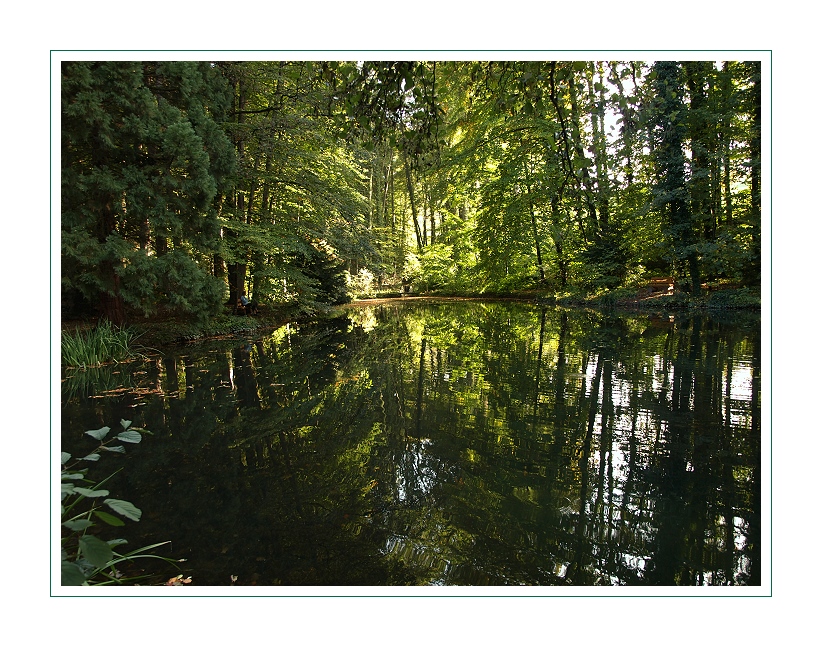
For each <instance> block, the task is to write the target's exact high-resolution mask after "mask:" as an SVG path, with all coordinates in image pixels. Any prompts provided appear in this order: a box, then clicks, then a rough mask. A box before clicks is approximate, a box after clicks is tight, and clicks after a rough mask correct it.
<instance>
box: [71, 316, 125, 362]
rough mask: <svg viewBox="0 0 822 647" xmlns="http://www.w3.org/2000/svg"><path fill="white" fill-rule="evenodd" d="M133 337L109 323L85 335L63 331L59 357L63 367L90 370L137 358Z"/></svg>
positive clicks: (78, 332) (85, 332)
mask: <svg viewBox="0 0 822 647" xmlns="http://www.w3.org/2000/svg"><path fill="white" fill-rule="evenodd" d="M136 339H137V334H136V333H135V332H134V331H133V330H130V329H128V328H117V327H116V326H114V325H112V323H111V322H109V321H104V322H102V323H99V324H97V326H95V327H94V328H92V329H91V330H87V331H81V330H79V329H76V330H75V331H74V332H68V331H63V334H62V335H61V339H60V355H61V358H62V361H63V365H64V366H66V367H73V368H90V367H94V366H102V365H103V364H109V363H111V362H123V361H126V360H128V359H131V358H133V357H135V356H140V355H141V353H139V352H138V351H137V349H136V347H135V345H134V342H135V340H136Z"/></svg>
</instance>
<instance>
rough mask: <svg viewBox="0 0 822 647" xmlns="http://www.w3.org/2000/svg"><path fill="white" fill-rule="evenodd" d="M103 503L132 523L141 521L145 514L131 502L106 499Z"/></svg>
mask: <svg viewBox="0 0 822 647" xmlns="http://www.w3.org/2000/svg"><path fill="white" fill-rule="evenodd" d="M103 503H105V504H106V505H107V506H108V507H109V508H111V509H112V510H114V511H115V512H117V513H118V514H121V515H123V516H124V517H125V518H126V519H131V520H132V521H140V517H141V516H142V514H143V512H142V510H140V509H139V508H138V507H137V506H135V505H134V504H133V503H130V502H129V501H122V500H120V499H106V500H105V501H103Z"/></svg>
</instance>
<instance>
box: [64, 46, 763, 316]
mask: <svg viewBox="0 0 822 647" xmlns="http://www.w3.org/2000/svg"><path fill="white" fill-rule="evenodd" d="M761 95H762V83H761V70H760V63H759V62H758V61H683V62H675V61H645V62H642V61H371V62H368V61H346V62H335V61H232V62H221V61H213V62H205V61H204V62H195V61H182V62H180V61H157V62H146V61H143V62H130V61H108V62H93V61H66V62H63V63H62V68H61V115H60V133H61V134H60V137H61V150H60V156H61V195H60V200H61V202H60V210H61V214H60V223H61V286H60V288H61V304H62V316H63V318H64V319H75V320H76V319H86V320H94V319H96V318H100V317H102V318H104V319H106V320H108V321H109V322H111V323H112V324H113V325H116V326H122V325H124V324H126V323H128V322H131V321H135V320H139V319H141V318H149V317H158V316H175V317H188V318H191V319H194V320H207V319H209V318H211V317H214V316H217V315H219V314H220V313H224V312H225V311H226V307H227V306H228V307H229V308H230V307H231V306H233V305H234V304H236V303H237V301H238V299H239V298H240V297H241V296H244V295H248V296H249V297H250V298H251V300H252V301H254V302H256V303H259V304H260V305H261V306H262V307H264V308H265V307H278V306H290V307H295V308H297V309H298V310H300V311H302V312H308V313H311V312H316V311H318V310H320V309H322V308H324V307H325V306H327V305H332V304H340V303H344V302H346V301H349V300H351V299H352V298H362V297H374V296H381V295H400V294H403V293H411V294H441V295H536V296H538V297H543V298H547V299H555V300H562V299H573V298H587V297H589V296H597V295H600V296H601V295H603V294H612V295H614V294H616V295H628V294H642V290H643V289H645V287H646V286H647V285H648V281H649V280H650V279H652V278H654V277H672V279H673V281H674V282H675V286H676V290H675V291H676V295H672V296H670V298H672V299H675V298H680V299H684V302H687V303H695V302H698V301H699V300H700V299H706V298H707V297H706V296H705V295H707V294H709V293H710V294H711V295H712V296H711V298H714V297H715V296H716V295H717V294H721V293H722V292H723V290H722V288H724V289H725V290H724V291H725V292H726V293H727V292H733V293H735V294H736V295H737V296H738V295H743V296H744V297H745V299H748V300H749V301H752V302H754V303H756V304H758V294H759V283H760V254H761V242H760V239H761V197H760V196H761V184H762V177H761V136H762V135H761V131H762V124H761V100H762V96H761ZM677 295H680V296H679V297H677ZM745 299H742V300H743V301H745ZM726 302H728V303H733V300H729V299H726Z"/></svg>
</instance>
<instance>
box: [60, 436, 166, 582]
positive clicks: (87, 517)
mask: <svg viewBox="0 0 822 647" xmlns="http://www.w3.org/2000/svg"><path fill="white" fill-rule="evenodd" d="M120 426H121V427H122V431H120V432H118V433H116V434H115V435H113V436H111V437H110V438H109V439H108V440H105V438H106V437H107V436H108V435H109V433H110V432H111V428H110V427H101V428H100V429H92V430H90V431H87V432H86V434H87V435H89V436H91V437H92V438H94V439H95V440H97V441H99V443H100V444H99V446H98V447H97V449H96V450H95V451H93V452H91V453H90V454H87V455H86V456H83V457H82V458H79V459H76V460H75V461H74V462H72V463H69V461H70V460H71V458H72V457H71V454H69V453H67V452H61V456H60V464H61V466H62V467H61V473H60V522H61V525H62V527H63V529H64V530H63V537H62V538H61V540H60V582H61V584H62V585H63V586H89V585H102V584H123V583H127V582H133V581H135V580H138V579H143V578H145V577H148V576H138V577H131V578H129V577H125V576H124V575H123V573H122V572H120V571H119V570H118V568H117V567H118V566H119V565H121V564H123V563H125V562H131V561H133V560H135V559H138V558H149V559H159V560H162V561H164V562H166V563H169V564H174V563H176V560H173V559H170V558H167V557H162V556H160V555H155V554H153V553H152V552H151V551H153V550H155V549H156V548H158V547H159V546H163V545H165V544H167V543H169V542H160V543H156V544H151V545H149V546H143V547H142V548H138V549H136V550H132V551H129V552H126V553H121V552H118V550H117V549H118V547H119V546H121V545H123V544H126V543H127V541H126V540H125V539H111V540H107V541H104V540H102V539H100V538H99V537H98V536H97V535H96V534H90V532H89V531H90V530H91V529H92V528H94V527H95V526H96V525H97V523H96V522H98V521H101V522H103V523H104V524H106V525H108V526H112V527H122V526H124V525H125V522H124V521H123V520H122V519H121V518H120V517H125V518H126V519H128V520H131V521H139V520H140V517H141V516H142V514H143V513H142V510H140V509H139V508H138V507H137V506H135V505H134V504H133V503H131V502H130V501H125V500H123V499H115V498H111V497H109V494H110V492H109V490H107V489H105V488H103V486H104V485H105V484H106V482H107V481H109V480H110V479H111V478H112V477H113V476H114V474H116V473H117V472H118V471H119V470H117V471H116V472H114V473H113V474H111V475H109V476H108V477H107V478H105V479H103V480H102V481H100V482H95V481H93V480H90V479H88V478H87V473H88V468H82V469H77V466H78V465H80V464H81V462H82V461H89V462H97V461H99V460H100V457H101V456H102V455H103V453H105V452H112V453H116V454H125V452H126V449H125V445H114V444H113V443H115V442H117V441H119V442H122V443H131V444H136V443H139V442H140V441H142V439H143V436H142V434H143V433H151V432H149V431H147V430H145V429H137V428H131V420H120ZM141 432H142V433H141ZM104 508H107V509H104ZM112 512H114V513H116V515H115V514H112ZM117 515H119V516H117Z"/></svg>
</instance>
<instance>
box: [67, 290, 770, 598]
mask: <svg viewBox="0 0 822 647" xmlns="http://www.w3.org/2000/svg"><path fill="white" fill-rule="evenodd" d="M760 356H761V350H760V342H759V322H758V319H756V320H750V321H747V320H745V321H738V320H737V321H731V320H716V319H710V318H708V317H695V318H690V319H683V320H681V321H671V320H670V319H668V318H665V319H659V318H657V319H655V318H651V317H647V316H643V317H616V316H606V315H602V314H595V313H589V312H565V311H562V310H551V309H540V308H536V307H532V306H529V305H525V304H512V303H498V302H497V303H493V302H484V303H480V302H460V303H448V304H445V303H439V304H413V305H412V304H399V305H396V304H385V305H381V306H376V307H368V308H360V309H347V310H344V311H343V312H342V313H340V315H339V316H337V317H334V318H331V319H328V320H325V321H320V322H316V323H311V324H301V325H293V324H292V325H289V326H284V327H283V328H280V329H279V330H277V331H275V332H273V333H271V334H269V335H266V336H264V337H261V338H259V339H244V340H236V341H235V342H231V343H225V342H223V343H222V344H212V345H203V346H197V347H183V348H180V349H178V352H176V353H169V354H168V355H167V356H165V357H163V358H162V359H159V360H155V361H152V362H147V363H142V364H140V365H134V366H132V367H131V368H130V373H129V375H128V380H124V384H125V383H126V382H128V387H127V388H125V389H124V390H122V391H120V392H111V391H112V390H111V388H110V386H111V385H110V384H109V383H108V382H105V383H104V382H101V385H102V386H101V387H100V390H99V392H98V391H95V390H94V388H93V387H92V388H91V391H92V392H89V387H88V385H86V387H85V390H84V391H82V392H81V391H79V390H77V389H75V390H74V391H72V392H70V391H66V393H65V401H64V409H63V429H64V437H63V443H64V447H65V448H66V449H67V450H68V451H71V448H70V447H71V445H72V444H75V445H76V444H81V443H82V442H84V439H83V438H82V432H83V431H84V430H85V429H91V428H96V427H99V426H102V425H103V424H111V422H112V421H116V420H119V419H120V418H127V419H130V420H134V421H135V423H134V424H136V425H139V426H144V427H146V428H148V429H151V430H152V431H153V432H154V433H155V435H154V436H153V437H151V438H149V439H147V440H146V441H145V442H144V443H143V444H142V445H141V446H140V448H139V450H138V451H134V452H132V453H130V454H129V455H127V456H125V457H123V460H125V461H128V463H129V465H128V469H127V470H124V472H123V473H121V475H119V478H118V480H116V481H115V483H114V485H113V487H114V486H116V487H118V488H119V489H118V490H117V491H118V493H120V494H121V496H123V498H130V499H131V500H134V501H135V502H137V503H138V505H140V507H142V508H143V509H144V510H145V511H146V514H145V517H144V519H143V521H141V522H140V524H138V525H139V528H131V529H130V531H131V532H133V533H136V534H137V535H139V536H135V538H134V541H135V542H136V541H141V540H147V539H152V540H159V539H171V540H172V547H173V551H174V554H175V555H176V556H178V557H185V558H187V559H188V560H189V562H188V565H189V566H190V568H191V569H192V570H193V574H194V581H195V583H196V584H201V585H204V584H211V585H227V584H229V582H230V578H231V576H232V575H233V576H236V577H237V585H250V584H257V585H272V584H283V585H313V584H322V585H359V584H368V585H404V584H428V585H515V584H516V585H519V584H530V585H577V586H578V585H726V584H737V585H758V584H760V577H761V576H760V568H761V566H760V564H761V562H760V532H761V531H760V487H761V466H760V435H761V429H760V406H759V397H760V395H759V391H760V382H759V380H760V376H759V370H760V369H759V367H760V361H761V357H760ZM70 383H71V380H70V379H68V380H66V384H70ZM98 396H100V397H98ZM102 468H103V466H100V469H102Z"/></svg>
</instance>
